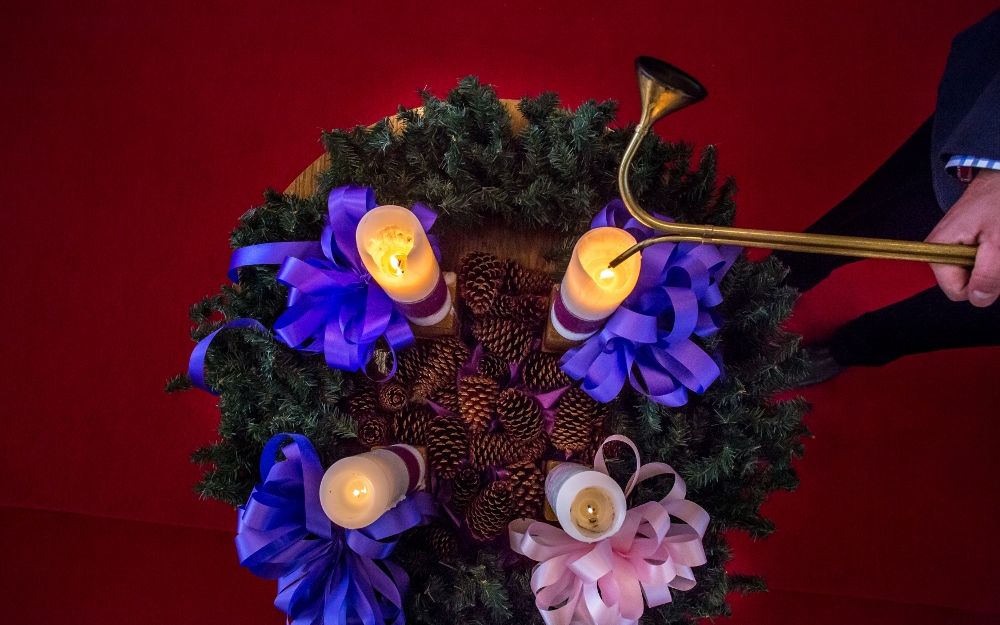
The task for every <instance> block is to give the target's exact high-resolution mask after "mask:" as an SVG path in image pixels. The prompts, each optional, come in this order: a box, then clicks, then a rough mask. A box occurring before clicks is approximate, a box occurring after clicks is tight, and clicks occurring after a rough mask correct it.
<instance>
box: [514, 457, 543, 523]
mask: <svg viewBox="0 0 1000 625" xmlns="http://www.w3.org/2000/svg"><path fill="white" fill-rule="evenodd" d="M509 470H510V482H511V484H512V489H511V499H512V500H513V502H514V518H515V519H525V518H527V519H534V518H538V517H540V516H541V513H542V505H543V504H544V503H545V476H543V475H542V472H541V470H539V468H538V466H537V465H536V464H535V463H534V462H520V463H517V464H515V465H514V466H511V467H509Z"/></svg>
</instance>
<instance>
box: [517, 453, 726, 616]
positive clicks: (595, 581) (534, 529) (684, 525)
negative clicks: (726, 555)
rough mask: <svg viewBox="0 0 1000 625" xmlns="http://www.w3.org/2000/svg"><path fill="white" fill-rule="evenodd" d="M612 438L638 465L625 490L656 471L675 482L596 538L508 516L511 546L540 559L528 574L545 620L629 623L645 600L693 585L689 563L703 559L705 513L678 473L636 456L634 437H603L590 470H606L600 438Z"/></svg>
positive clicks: (655, 602)
mask: <svg viewBox="0 0 1000 625" xmlns="http://www.w3.org/2000/svg"><path fill="white" fill-rule="evenodd" d="M611 441H621V442H623V443H625V444H626V445H628V446H629V447H630V448H631V449H632V452H633V453H634V454H635V461H636V471H635V473H633V474H632V477H631V478H630V479H629V481H628V484H627V485H626V487H625V494H626V496H627V495H628V494H629V493H631V492H632V490H633V489H634V488H635V486H636V485H637V484H639V483H640V482H643V481H645V480H647V479H649V478H652V477H656V476H659V475H673V476H674V485H673V487H672V488H671V489H670V492H669V493H667V495H666V496H665V497H664V498H663V499H661V500H659V501H651V502H649V503H644V504H642V505H641V506H636V507H635V508H632V509H630V510H628V512H626V514H625V523H624V524H623V525H622V528H621V529H620V530H619V531H618V532H617V533H616V534H615V535H614V536H611V537H609V538H605V539H604V540H600V541H598V542H595V543H583V542H580V541H578V540H576V539H575V538H572V537H571V536H569V535H568V534H567V533H566V532H564V531H563V530H562V529H560V528H558V527H555V526H553V525H549V524H547V523H542V522H537V521H533V520H531V519H517V520H515V521H512V522H511V524H510V526H509V527H508V532H509V535H510V546H511V548H512V549H513V550H514V551H515V552H517V553H519V554H521V555H523V556H527V557H529V558H531V559H532V560H535V561H537V562H538V563H539V564H538V565H537V566H536V567H535V569H534V571H533V572H532V574H531V590H532V591H533V592H534V593H535V605H536V606H537V607H538V611H539V612H540V613H541V615H542V619H543V620H544V621H545V623H546V625H571V624H572V625H634V624H635V623H637V622H638V620H639V617H641V616H642V613H643V611H644V609H645V606H646V605H648V606H649V607H651V608H653V607H656V606H659V605H663V604H665V603H669V602H670V600H671V596H670V589H671V588H674V589H677V590H690V589H691V588H694V586H695V583H696V582H695V578H694V573H693V572H692V571H691V567H695V566H699V565H701V564H704V563H705V550H704V548H703V547H702V544H701V539H702V537H703V536H704V535H705V528H706V527H708V521H709V517H708V513H707V512H705V510H704V509H703V508H702V507H701V506H699V505H697V504H695V503H693V502H690V501H687V500H686V499H684V496H685V495H686V494H687V488H686V487H685V485H684V480H682V479H681V476H680V475H678V474H677V472H676V471H674V469H673V468H671V467H670V466H669V465H667V464H664V463H662V462H651V463H649V464H645V465H643V464H641V463H640V460H639V450H638V448H636V446H635V443H633V442H632V441H631V440H630V439H628V438H627V437H624V436H617V435H616V436H609V437H608V438H607V439H605V440H604V442H603V443H601V448H600V449H599V450H598V452H597V456H596V457H595V458H594V469H595V470H597V471H601V472H603V473H607V472H608V469H607V465H606V464H605V462H604V445H606V444H607V443H609V442H611ZM671 516H673V517H675V518H676V519H680V521H682V522H676V521H671V518H670V517H671Z"/></svg>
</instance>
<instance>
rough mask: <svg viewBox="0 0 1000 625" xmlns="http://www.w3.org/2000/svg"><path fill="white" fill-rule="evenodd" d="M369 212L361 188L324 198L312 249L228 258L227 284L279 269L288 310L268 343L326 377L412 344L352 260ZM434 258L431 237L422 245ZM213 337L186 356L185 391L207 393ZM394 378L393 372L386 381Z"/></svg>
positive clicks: (420, 208) (258, 249)
mask: <svg viewBox="0 0 1000 625" xmlns="http://www.w3.org/2000/svg"><path fill="white" fill-rule="evenodd" d="M373 208H375V192H374V191H373V190H372V189H371V188H369V187H361V186H356V185H346V186H343V187H337V188H335V189H333V190H331V191H330V194H329V196H328V197H327V212H328V215H327V224H326V226H325V227H324V228H323V232H322V234H321V235H320V240H319V241H278V242H274V243H261V244H259V245H251V246H248V247H241V248H238V249H236V250H234V251H233V255H232V258H231V260H230V263H229V274H228V275H229V278H230V279H231V280H233V281H236V280H238V279H239V269H240V268H241V267H247V266H251V265H280V268H279V269H278V273H277V280H278V282H280V283H281V284H283V285H285V286H287V287H288V305H287V308H286V309H285V311H284V312H283V313H282V314H281V316H279V317H278V319H277V320H276V321H275V324H274V331H275V336H276V337H277V339H278V340H279V341H281V342H282V343H284V344H285V345H287V346H289V347H291V348H293V349H298V350H301V351H305V352H312V353H315V352H322V353H323V356H324V359H325V361H326V364H327V365H328V366H329V367H331V368H333V369H341V370H344V371H364V369H365V366H366V365H367V363H368V360H369V359H370V357H371V355H372V353H374V350H375V344H376V342H377V341H378V340H380V339H382V340H384V341H385V342H386V343H387V344H388V346H389V350H390V352H392V354H393V362H395V353H396V352H397V351H399V350H401V349H403V348H405V347H407V346H408V345H410V344H412V343H413V341H414V337H413V332H412V330H411V329H410V324H409V323H408V322H407V320H406V317H405V316H404V315H403V313H402V311H401V310H400V307H399V305H398V304H396V302H394V301H393V300H392V299H390V298H389V296H388V295H386V293H385V291H384V290H383V289H382V287H381V286H379V284H378V283H377V282H376V281H375V280H372V279H371V275H370V274H369V273H368V272H367V270H366V269H365V266H364V263H363V262H362V261H361V257H360V255H359V254H358V249H357V243H356V240H355V232H356V231H357V227H358V222H360V221H361V218H362V217H364V216H365V213H367V212H368V211H370V210H371V209H373ZM412 210H413V213H414V214H415V215H416V217H417V219H418V220H419V221H420V224H421V225H422V226H423V228H424V229H425V230H427V229H430V227H431V226H433V225H434V221H435V220H436V219H437V214H436V213H435V212H434V211H433V210H431V209H430V207H428V206H426V205H424V204H420V203H417V204H414V206H413V208H412ZM429 240H430V242H431V246H432V247H433V248H434V250H435V254H436V255H437V256H438V257H440V252H439V251H438V248H437V243H436V241H435V239H434V237H429ZM224 327H254V328H256V329H258V330H261V331H263V332H267V330H266V329H265V328H264V327H263V326H262V325H261V324H260V323H259V322H256V321H254V320H252V319H250V320H243V319H240V320H235V321H232V322H230V324H227V326H224ZM216 334H217V332H216V333H212V334H211V335H210V336H208V337H207V338H206V339H205V340H203V341H202V342H200V343H199V344H198V345H197V346H195V349H194V351H193V353H192V354H191V360H190V366H189V372H190V373H189V375H190V377H191V380H192V383H193V384H194V385H195V386H196V387H198V388H202V389H204V390H211V389H209V388H208V386H207V385H206V384H205V380H204V361H205V354H206V353H207V351H208V346H209V345H210V344H211V341H212V339H214V338H215V336H216ZM394 373H395V367H394V368H393V370H392V371H390V372H389V374H388V376H387V378H388V377H392V375H393V374H394Z"/></svg>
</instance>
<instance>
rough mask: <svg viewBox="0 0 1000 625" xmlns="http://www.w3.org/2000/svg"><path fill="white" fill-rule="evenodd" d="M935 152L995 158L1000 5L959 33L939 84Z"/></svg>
mask: <svg viewBox="0 0 1000 625" xmlns="http://www.w3.org/2000/svg"><path fill="white" fill-rule="evenodd" d="M932 149H933V152H934V156H935V157H937V158H939V159H940V161H941V162H942V163H944V162H946V161H947V160H948V159H949V158H951V157H952V156H954V155H956V154H958V155H962V156H975V157H978V158H988V159H994V160H996V159H1000V10H996V11H993V12H992V13H990V14H989V15H987V16H986V17H985V18H983V19H982V20H980V21H979V22H977V23H976V24H973V25H972V26H971V27H969V28H967V29H966V30H965V31H963V32H961V33H959V34H958V36H956V37H955V39H954V40H953V41H952V44H951V53H950V54H949V55H948V64H947V67H946V68H945V71H944V75H943V76H942V77H941V84H940V86H939V87H938V102H937V110H936V111H935V113H934V141H933V148H932Z"/></svg>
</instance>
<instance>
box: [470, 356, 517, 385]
mask: <svg viewBox="0 0 1000 625" xmlns="http://www.w3.org/2000/svg"><path fill="white" fill-rule="evenodd" d="M478 369H479V373H482V374H483V375H488V376H490V377H491V378H493V379H494V380H496V381H497V382H498V383H501V384H504V383H506V382H507V381H508V380H509V379H510V364H509V363H508V362H507V361H506V360H504V359H503V358H500V357H499V356H496V355H494V354H483V357H482V358H480V359H479V367H478Z"/></svg>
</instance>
